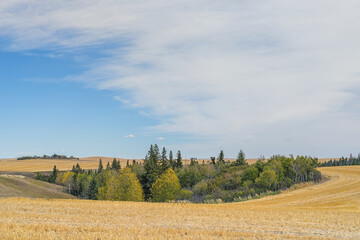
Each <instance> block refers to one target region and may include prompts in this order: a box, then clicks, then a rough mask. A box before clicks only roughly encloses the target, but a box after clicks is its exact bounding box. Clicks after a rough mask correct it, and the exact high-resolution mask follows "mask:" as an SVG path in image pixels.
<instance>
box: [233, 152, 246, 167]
mask: <svg viewBox="0 0 360 240" xmlns="http://www.w3.org/2000/svg"><path fill="white" fill-rule="evenodd" d="M246 164H247V162H246V160H245V153H244V152H243V150H240V152H239V153H238V155H237V158H236V161H235V165H237V166H241V165H246Z"/></svg>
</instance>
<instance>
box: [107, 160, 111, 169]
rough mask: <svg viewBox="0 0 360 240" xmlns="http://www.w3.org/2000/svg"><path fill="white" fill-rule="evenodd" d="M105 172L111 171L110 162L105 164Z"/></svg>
mask: <svg viewBox="0 0 360 240" xmlns="http://www.w3.org/2000/svg"><path fill="white" fill-rule="evenodd" d="M106 170H111V167H110V162H107V164H106Z"/></svg>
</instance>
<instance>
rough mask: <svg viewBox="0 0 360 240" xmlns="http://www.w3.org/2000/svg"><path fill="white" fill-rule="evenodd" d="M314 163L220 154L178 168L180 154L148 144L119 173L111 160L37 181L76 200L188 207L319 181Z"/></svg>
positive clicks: (117, 163)
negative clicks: (230, 157) (176, 203)
mask: <svg viewBox="0 0 360 240" xmlns="http://www.w3.org/2000/svg"><path fill="white" fill-rule="evenodd" d="M318 165H319V163H318V160H317V158H311V157H307V156H298V157H296V158H294V157H292V156H290V157H286V156H281V155H275V156H273V157H271V158H270V159H269V160H268V161H265V159H264V158H260V159H259V160H258V161H257V162H256V163H255V164H253V165H248V164H247V162H246V160H245V153H244V152H243V151H242V150H240V151H239V153H238V155H237V158H236V161H234V162H232V163H230V162H229V161H225V155H224V152H223V151H220V153H219V155H218V157H217V158H215V157H212V158H211V162H210V163H209V164H205V163H204V161H202V163H201V164H200V163H199V162H198V161H197V159H196V158H191V161H190V164H189V165H185V166H184V165H183V161H182V155H181V152H180V151H178V152H177V154H176V156H175V157H174V156H173V152H172V151H170V152H169V154H167V150H166V148H165V147H164V148H162V149H161V151H160V148H159V147H158V146H157V145H156V144H155V145H151V146H150V149H149V151H148V153H147V154H146V156H145V159H144V162H143V164H139V163H137V162H136V161H133V162H132V163H130V161H129V160H128V161H127V163H126V166H125V167H124V168H122V167H121V165H120V161H119V160H117V159H114V160H113V161H112V162H111V163H110V162H108V163H107V164H106V167H104V165H103V162H102V160H101V159H100V161H99V167H98V169H96V170H84V169H82V168H81V167H80V165H79V164H76V165H75V166H73V168H72V170H71V171H68V172H58V170H57V169H56V166H54V169H53V171H52V173H51V174H50V175H49V176H43V175H41V174H38V179H41V180H45V181H49V182H54V183H57V184H60V185H63V186H65V187H66V189H67V191H68V192H69V193H70V194H73V195H75V196H77V197H79V198H85V199H99V200H112V201H152V202H166V201H174V200H187V201H193V202H211V201H217V200H219V199H220V200H221V201H225V202H232V201H241V200H243V199H247V198H249V197H256V196H259V195H262V194H265V193H269V192H272V193H276V192H277V191H279V190H282V189H286V188H288V187H290V186H292V185H293V184H296V183H300V182H308V181H320V180H321V174H320V172H319V171H317V170H316V167H318Z"/></svg>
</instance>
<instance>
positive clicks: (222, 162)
mask: <svg viewBox="0 0 360 240" xmlns="http://www.w3.org/2000/svg"><path fill="white" fill-rule="evenodd" d="M218 163H219V164H225V159H224V151H223V150H221V151H220V154H219V157H218Z"/></svg>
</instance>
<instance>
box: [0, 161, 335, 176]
mask: <svg viewBox="0 0 360 240" xmlns="http://www.w3.org/2000/svg"><path fill="white" fill-rule="evenodd" d="M100 159H102V162H103V165H104V167H105V166H106V164H107V162H110V164H111V162H112V161H113V159H114V158H112V157H88V158H80V159H79V160H69V159H28V160H16V159H14V158H12V159H0V171H10V172H41V171H51V170H52V169H53V167H54V165H56V167H57V169H59V170H60V171H65V170H71V169H72V166H73V165H76V163H79V164H80V166H81V167H82V168H84V169H97V168H98V166H99V160H100ZM330 159H331V158H323V159H319V162H324V161H328V160H330ZM117 160H120V162H121V166H122V167H124V166H126V162H127V159H123V158H117ZM203 160H204V162H205V163H210V162H211V160H209V159H198V160H197V161H198V162H199V163H202V162H203ZM225 160H226V161H230V162H232V161H235V159H232V158H231V159H230V158H228V159H225ZM129 161H130V163H132V159H130V160H129ZM136 161H137V162H138V163H142V162H143V160H142V159H136ZM246 161H247V162H248V163H249V164H253V163H255V162H256V161H257V159H256V158H251V159H247V160H246ZM183 163H184V164H185V165H187V164H190V160H189V159H184V160H183Z"/></svg>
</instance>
